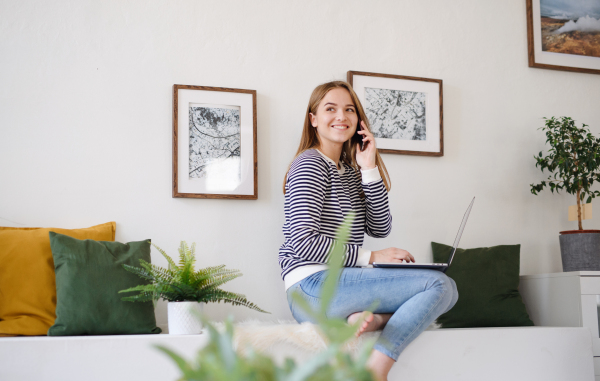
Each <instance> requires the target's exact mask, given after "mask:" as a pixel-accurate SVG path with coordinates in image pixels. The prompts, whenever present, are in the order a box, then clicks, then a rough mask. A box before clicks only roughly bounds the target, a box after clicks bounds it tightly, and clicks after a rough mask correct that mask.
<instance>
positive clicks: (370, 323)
mask: <svg viewBox="0 0 600 381" xmlns="http://www.w3.org/2000/svg"><path fill="white" fill-rule="evenodd" d="M391 316H392V315H391V314H373V313H371V312H369V311H362V312H355V313H353V314H352V315H350V316H348V324H350V325H352V324H354V323H356V322H357V321H359V320H360V319H363V318H364V320H363V322H362V324H361V325H360V326H359V327H358V331H356V337H359V336H360V335H362V334H363V333H365V332H373V331H377V330H378V329H381V328H383V327H384V326H385V325H386V323H387V322H388V320H390V317H391Z"/></svg>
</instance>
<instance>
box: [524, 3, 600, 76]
mask: <svg viewBox="0 0 600 381" xmlns="http://www.w3.org/2000/svg"><path fill="white" fill-rule="evenodd" d="M527 45H528V48H529V52H528V53H529V54H528V56H529V66H530V67H536V68H541V69H552V70H566V71H576V72H581V73H589V74H600V0H527Z"/></svg>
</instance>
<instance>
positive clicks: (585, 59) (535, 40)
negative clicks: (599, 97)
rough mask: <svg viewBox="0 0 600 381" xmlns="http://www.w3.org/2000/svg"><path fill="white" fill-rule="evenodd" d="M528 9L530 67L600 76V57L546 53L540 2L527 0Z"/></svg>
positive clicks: (538, 0)
mask: <svg viewBox="0 0 600 381" xmlns="http://www.w3.org/2000/svg"><path fill="white" fill-rule="evenodd" d="M526 7H527V49H528V59H529V67H535V68H539V69H550V70H562V71H574V72H578V73H587V74H600V57H590V56H581V55H577V54H563V53H552V52H544V51H543V50H542V21H541V11H540V0H526ZM575 65H576V66H575Z"/></svg>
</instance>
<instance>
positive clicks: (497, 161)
mask: <svg viewBox="0 0 600 381" xmlns="http://www.w3.org/2000/svg"><path fill="white" fill-rule="evenodd" d="M0 21H1V22H0V163H1V165H0V181H1V183H0V184H1V185H0V224H1V225H5V226H45V227H47V226H53V227H65V228H77V227H87V226H91V225H95V224H99V223H103V222H106V221H112V220H114V221H116V222H117V240H119V241H132V240H141V239H146V238H151V239H152V240H153V242H155V243H157V244H158V245H159V246H161V247H163V248H164V249H166V250H167V252H171V253H175V252H176V247H177V245H178V243H179V241H180V240H187V241H188V242H197V243H198V244H199V245H200V248H199V250H198V254H199V265H200V266H207V265H215V264H221V263H224V264H226V265H227V266H229V267H232V268H238V269H240V270H241V271H242V272H243V273H244V276H243V277H242V278H240V279H237V280H235V281H233V282H231V283H230V284H229V287H228V288H229V289H231V290H232V291H238V292H243V293H245V294H246V295H247V297H248V298H249V300H251V301H253V302H255V303H257V304H258V305H259V306H261V307H262V308H264V309H267V310H269V311H271V312H272V313H273V314H272V315H268V316H267V315H262V314H259V313H255V312H253V311H250V310H248V309H245V308H242V307H230V306H226V307H223V305H210V306H209V307H208V312H209V313H210V314H211V315H212V316H213V317H214V318H215V319H220V318H222V317H224V316H226V315H227V314H229V313H233V314H235V316H236V318H238V319H243V318H258V319H276V318H284V319H285V318H291V315H290V314H289V311H288V307H287V303H286V298H285V294H284V292H283V283H282V281H281V279H280V277H279V267H278V263H277V251H278V248H279V246H280V245H281V243H282V239H283V235H282V233H281V226H282V223H283V195H282V193H281V183H282V178H283V175H284V173H285V171H286V168H287V165H288V164H289V162H290V160H291V159H292V154H293V153H294V152H295V151H296V149H297V145H298V142H299V137H300V131H301V126H302V122H303V117H304V116H303V113H304V111H305V109H306V104H307V102H308V98H309V96H310V93H311V91H312V89H313V88H314V87H315V86H316V85H318V84H320V83H322V82H325V81H329V80H334V79H345V78H346V72H347V71H348V70H360V71H369V72H378V73H389V74H399V75H410V76H418V77H428V78H441V79H443V81H444V136H445V139H444V140H445V141H444V146H445V153H444V156H443V157H441V158H433V157H418V156H404V155H388V154H386V155H383V158H384V161H385V163H386V165H387V167H388V170H389V172H390V174H391V176H392V181H393V188H392V191H391V192H390V203H391V208H392V213H393V216H394V226H393V231H392V234H391V235H390V236H389V237H388V238H386V239H381V240H375V239H371V238H367V239H366V240H365V247H367V248H371V249H380V248H385V247H389V246H396V247H401V248H405V249H407V250H409V251H411V252H412V253H413V254H414V255H415V257H416V258H417V260H419V261H428V260H430V259H431V248H430V242H431V241H437V242H442V243H447V244H451V243H452V241H453V240H454V235H455V233H456V229H457V228H458V224H459V222H460V219H461V218H462V214H463V212H464V209H465V208H466V206H467V205H468V203H469V201H470V198H471V197H472V196H473V195H476V196H477V201H476V204H475V206H474V209H473V212H472V214H471V219H470V220H469V224H468V225H467V229H466V231H465V234H464V236H463V240H462V241H461V247H466V248H469V247H478V246H493V245H499V244H515V243H521V244H522V247H521V250H522V251H521V272H522V273H523V274H531V273H543V272H556V271H561V262H560V251H559V246H558V232H559V231H561V230H567V229H576V223H573V222H571V223H569V222H567V221H566V220H567V207H568V206H569V205H572V204H574V202H575V198H574V197H572V196H569V195H559V196H556V195H551V194H550V193H549V192H548V193H544V194H542V195H540V196H538V197H535V196H533V195H531V194H530V191H529V184H530V183H533V182H536V181H539V180H541V179H542V178H543V175H542V174H541V172H539V170H538V169H536V168H535V166H534V159H533V158H532V156H533V154H534V153H537V152H539V151H540V150H541V149H543V147H544V141H545V138H544V136H543V134H542V132H541V131H538V130H537V128H538V127H540V126H541V125H542V124H543V121H542V119H541V118H542V117H544V116H547V117H549V116H553V115H555V116H562V115H567V116H571V117H573V118H574V119H576V120H578V121H581V122H585V123H587V124H589V125H590V126H591V128H592V130H593V131H594V132H596V133H599V132H600V114H599V113H598V111H597V105H598V100H599V99H600V76H598V75H591V74H579V73H569V72H561V71H550V70H541V69H532V68H529V67H528V66H527V44H526V39H527V34H526V20H525V2H524V1H521V0H506V1H496V2H491V1H477V0H470V1H467V0H463V1H451V2H450V1H445V0H427V1H398V0H394V1H391V0H390V1H368V2H367V1H342V0H338V1H306V0H304V1H200V0H195V1H190V0H187V1H183V0H178V1H150V0H143V1H141V0H140V1H123V0H114V1H83V0H78V1H66V0H63V1H51V2H40V1H2V2H0ZM173 84H187V85H204V86H221V87H233V88H243V89H255V90H257V93H258V165H259V174H258V181H259V184H258V191H259V198H258V200H257V201H239V200H201V199H198V200H188V199H174V198H171V130H172V125H171V110H172V98H171V91H172V85H173ZM593 105H596V106H593ZM593 107H595V109H593ZM584 227H586V228H596V229H598V228H600V223H599V222H598V219H596V220H592V221H590V222H588V221H585V224H584ZM155 254H156V253H155ZM153 260H155V262H156V263H160V264H164V261H163V260H162V258H161V257H160V256H157V255H154V256H153ZM158 314H159V322H160V323H161V324H162V323H164V321H165V319H166V317H165V315H166V314H165V308H164V305H160V307H159V311H158Z"/></svg>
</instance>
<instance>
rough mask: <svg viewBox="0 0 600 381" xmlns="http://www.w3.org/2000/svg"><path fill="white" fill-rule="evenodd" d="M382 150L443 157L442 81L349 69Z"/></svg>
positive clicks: (379, 147)
mask: <svg viewBox="0 0 600 381" xmlns="http://www.w3.org/2000/svg"><path fill="white" fill-rule="evenodd" d="M348 83H350V84H351V85H352V87H353V88H354V91H355V92H356V94H357V95H358V98H359V99H360V102H361V103H362V105H363V107H364V109H365V113H366V115H367V118H368V119H369V123H370V125H371V132H373V135H374V136H375V141H376V143H377V148H378V150H379V152H382V153H394V154H403V155H421V156H443V155H444V128H443V111H442V80H441V79H431V78H418V77H406V76H401V75H391V74H376V73H367V72H360V71H349V72H348Z"/></svg>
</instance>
